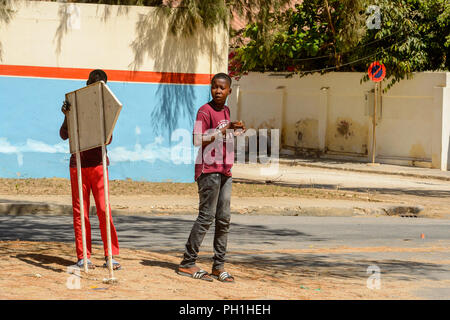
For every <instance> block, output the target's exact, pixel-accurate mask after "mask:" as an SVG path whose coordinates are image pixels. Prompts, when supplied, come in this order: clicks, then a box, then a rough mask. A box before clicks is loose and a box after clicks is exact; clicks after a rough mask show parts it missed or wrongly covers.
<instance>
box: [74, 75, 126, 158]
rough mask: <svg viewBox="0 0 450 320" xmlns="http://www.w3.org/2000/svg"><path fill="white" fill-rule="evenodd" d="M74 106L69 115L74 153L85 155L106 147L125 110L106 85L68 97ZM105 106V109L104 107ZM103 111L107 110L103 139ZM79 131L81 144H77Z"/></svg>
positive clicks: (87, 88) (80, 91)
mask: <svg viewBox="0 0 450 320" xmlns="http://www.w3.org/2000/svg"><path fill="white" fill-rule="evenodd" d="M66 100H67V101H69V103H70V104H71V107H70V111H69V112H68V114H67V128H68V132H69V147H70V153H72V154H74V153H77V152H82V151H86V150H90V149H94V148H97V147H101V146H102V145H106V144H107V143H108V142H109V141H110V140H111V137H112V133H113V130H114V127H115V124H116V122H117V119H118V118H119V114H120V111H121V110H122V103H121V102H120V101H119V100H118V99H117V98H116V96H115V95H114V93H112V91H111V90H110V89H109V87H108V86H107V85H106V84H105V83H104V82H103V81H99V82H96V83H93V84H91V85H88V86H86V87H84V88H81V89H78V90H75V91H72V92H69V93H67V94H66ZM100 104H101V105H100ZM100 107H102V108H103V114H104V123H105V133H104V136H102V134H101V132H100V130H101V128H100V126H99V122H100V117H101V113H100ZM75 130H77V133H78V139H79V141H78V144H77V143H76V142H75V136H76V134H75Z"/></svg>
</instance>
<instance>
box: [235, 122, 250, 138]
mask: <svg viewBox="0 0 450 320" xmlns="http://www.w3.org/2000/svg"><path fill="white" fill-rule="evenodd" d="M233 129H234V130H235V132H234V135H235V136H240V135H241V134H243V133H245V131H246V130H247V129H246V128H245V124H244V122H242V121H234V122H233Z"/></svg>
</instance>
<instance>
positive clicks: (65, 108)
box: [61, 100, 70, 115]
mask: <svg viewBox="0 0 450 320" xmlns="http://www.w3.org/2000/svg"><path fill="white" fill-rule="evenodd" d="M61 111H62V113H64V114H65V115H67V114H68V113H69V111H70V102H69V101H67V100H65V101H64V102H63V104H62V106H61Z"/></svg>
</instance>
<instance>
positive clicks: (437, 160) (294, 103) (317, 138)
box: [230, 72, 450, 170]
mask: <svg viewBox="0 0 450 320" xmlns="http://www.w3.org/2000/svg"><path fill="white" fill-rule="evenodd" d="M362 76H363V74H362V73H350V72H343V73H337V72H335V73H328V74H326V75H323V76H321V75H310V76H306V77H302V78H300V77H296V76H294V77H293V78H287V79H286V78H285V77H284V76H282V75H276V74H269V73H265V74H261V73H250V74H249V75H248V76H244V77H242V78H241V79H240V80H239V81H235V82H234V83H233V87H234V96H233V97H232V98H231V99H230V105H231V107H232V108H234V110H235V112H232V113H233V114H235V115H238V116H237V117H238V118H239V119H242V120H243V121H245V122H246V124H247V126H248V127H252V128H279V129H281V131H282V134H281V137H282V138H281V140H282V141H281V144H282V149H283V150H284V151H286V150H290V151H291V152H298V153H302V152H303V153H304V152H313V153H314V152H316V151H320V153H322V156H324V157H337V158H348V159H358V160H362V161H371V160H372V149H373V148H372V141H373V106H374V92H373V89H374V83H372V82H365V83H360V80H361V78H362ZM449 90H450V73H445V72H425V73H417V74H415V75H414V77H413V79H411V80H404V81H401V82H400V83H398V84H396V85H395V86H394V87H393V88H391V89H390V90H389V91H388V92H387V93H386V94H383V93H380V94H379V95H378V107H377V125H376V159H377V162H384V163H398V164H409V165H417V166H425V167H434V168H441V169H443V170H446V169H447V167H448V163H449V158H450V156H449V153H448V152H449V151H448V150H449V134H450V108H449V104H450V101H449V99H450V95H449Z"/></svg>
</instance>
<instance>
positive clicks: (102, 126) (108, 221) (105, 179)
mask: <svg viewBox="0 0 450 320" xmlns="http://www.w3.org/2000/svg"><path fill="white" fill-rule="evenodd" d="M98 96H99V108H100V122H101V123H100V132H101V135H102V141H103V144H102V166H103V190H104V192H105V217H106V238H107V247H108V260H107V266H108V270H109V279H106V282H108V283H111V282H114V281H116V279H115V278H114V271H113V265H112V246H111V218H110V214H109V190H108V189H109V188H108V175H107V174H108V172H107V163H106V147H105V143H106V141H105V140H106V137H105V120H104V119H105V112H104V106H103V84H102V85H100V92H99V95H98Z"/></svg>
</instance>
